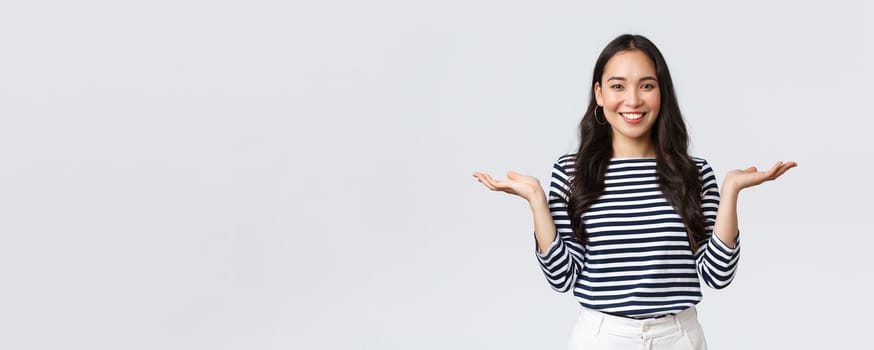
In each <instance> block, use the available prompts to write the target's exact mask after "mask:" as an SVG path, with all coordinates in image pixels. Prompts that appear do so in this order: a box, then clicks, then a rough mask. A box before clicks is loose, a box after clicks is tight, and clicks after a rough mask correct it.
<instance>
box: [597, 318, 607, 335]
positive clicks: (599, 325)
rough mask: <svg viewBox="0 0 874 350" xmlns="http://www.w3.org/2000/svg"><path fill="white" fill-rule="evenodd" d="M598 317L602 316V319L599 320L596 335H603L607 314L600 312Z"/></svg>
mask: <svg viewBox="0 0 874 350" xmlns="http://www.w3.org/2000/svg"><path fill="white" fill-rule="evenodd" d="M598 317H599V318H600V320H598V329H597V330H596V331H595V337H597V336H599V335H601V327H604V319H605V318H607V316H606V315H604V314H602V313H600V312H599V313H598Z"/></svg>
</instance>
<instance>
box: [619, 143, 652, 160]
mask: <svg viewBox="0 0 874 350" xmlns="http://www.w3.org/2000/svg"><path fill="white" fill-rule="evenodd" d="M655 156H656V151H655V146H653V144H652V142H649V141H645V142H633V143H632V142H616V141H615V140H614V142H613V158H655Z"/></svg>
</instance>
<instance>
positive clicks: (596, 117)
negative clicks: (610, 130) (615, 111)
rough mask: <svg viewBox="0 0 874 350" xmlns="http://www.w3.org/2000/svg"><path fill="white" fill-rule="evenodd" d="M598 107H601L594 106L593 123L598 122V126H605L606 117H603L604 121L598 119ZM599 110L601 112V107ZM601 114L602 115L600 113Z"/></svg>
mask: <svg viewBox="0 0 874 350" xmlns="http://www.w3.org/2000/svg"><path fill="white" fill-rule="evenodd" d="M598 107H601V106H598V105H595V113H594V114H595V121H596V122H598V125H607V116H604V121H601V120H599V119H598ZM601 109H602V110H603V109H604V107H601ZM601 114H604V113H601Z"/></svg>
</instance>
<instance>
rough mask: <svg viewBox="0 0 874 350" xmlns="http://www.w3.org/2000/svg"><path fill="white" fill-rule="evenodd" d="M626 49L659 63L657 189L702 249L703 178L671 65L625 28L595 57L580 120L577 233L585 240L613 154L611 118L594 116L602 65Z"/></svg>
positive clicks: (573, 210)
mask: <svg viewBox="0 0 874 350" xmlns="http://www.w3.org/2000/svg"><path fill="white" fill-rule="evenodd" d="M628 50H639V51H641V52H643V53H644V54H646V55H647V56H648V57H649V59H650V60H652V62H653V63H654V64H655V68H656V78H657V79H658V84H659V93H660V96H661V102H660V109H659V115H658V118H657V119H656V122H655V124H654V125H653V127H652V130H651V133H652V135H651V137H652V142H653V144H654V146H655V150H656V177H657V178H658V184H659V189H660V190H661V191H662V192H663V193H664V195H665V198H666V199H667V200H668V202H669V203H670V204H671V205H672V206H673V207H674V209H675V210H676V211H677V213H678V214H679V215H680V217H681V218H682V219H683V224H684V225H685V226H686V232H687V233H688V238H689V245H690V247H691V248H692V252H693V253H694V252H695V251H697V250H698V246H699V243H700V242H701V241H703V240H704V238H705V233H704V231H705V227H706V225H707V223H706V219H705V217H704V213H703V211H702V209H701V178H700V173H699V171H698V167H697V165H696V164H695V161H694V160H693V159H692V158H691V157H690V156H689V154H688V146H689V135H688V133H687V132H686V124H685V123H684V122H683V115H682V114H681V113H680V106H679V104H678V103H677V97H676V93H675V92H674V83H673V82H672V81H671V73H670V72H669V71H668V65H667V63H665V59H664V57H663V56H662V54H661V52H660V51H659V49H658V48H657V47H656V46H655V44H653V43H652V42H651V41H649V39H647V38H645V37H643V36H640V35H630V34H624V35H621V36H619V37H617V38H616V39H613V41H611V42H610V43H609V44H607V46H606V47H605V48H604V50H603V51H601V55H600V56H598V60H597V61H596V62H595V70H594V72H593V74H592V85H591V86H592V88H591V89H590V96H589V107H588V108H587V109H586V114H585V115H583V119H582V121H580V148H579V149H578V150H577V153H576V156H575V158H576V159H575V164H574V167H575V169H574V175H573V177H572V178H571V181H570V182H571V192H570V198H569V200H568V202H569V203H568V214H569V216H570V219H571V227H572V229H573V232H574V237H575V238H576V239H577V240H579V241H581V242H583V243H585V242H587V234H586V226H585V224H584V222H583V218H582V216H583V214H584V213H585V212H586V211H587V210H588V209H589V208H590V207H591V206H592V203H594V202H595V201H596V200H597V199H598V198H599V197H600V196H601V194H603V192H604V178H605V176H606V174H607V167H608V165H609V163H610V158H611V157H612V156H613V147H612V144H613V133H612V130H611V127H610V125H609V124H603V125H602V124H600V123H598V122H597V121H596V119H595V108H596V106H597V102H596V100H595V91H594V86H595V83H598V84H599V85H601V84H600V83H601V77H602V76H603V74H604V67H605V66H606V65H607V61H609V60H610V58H611V57H613V55H615V54H617V53H619V52H622V51H628Z"/></svg>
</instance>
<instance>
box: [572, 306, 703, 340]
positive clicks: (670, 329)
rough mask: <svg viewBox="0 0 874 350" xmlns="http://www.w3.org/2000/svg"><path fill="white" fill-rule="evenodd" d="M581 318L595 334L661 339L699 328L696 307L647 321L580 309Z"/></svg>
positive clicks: (647, 319)
mask: <svg viewBox="0 0 874 350" xmlns="http://www.w3.org/2000/svg"><path fill="white" fill-rule="evenodd" d="M579 317H580V320H579V321H580V322H581V323H585V324H587V325H589V326H590V327H595V332H608V333H610V334H615V335H622V336H632V337H639V336H645V337H660V336H666V335H670V334H674V333H676V332H677V331H679V330H682V329H690V328H694V327H697V326H698V312H697V310H695V307H694V306H691V307H689V308H688V309H686V310H683V311H681V312H679V313H677V314H673V315H670V314H669V315H665V316H664V317H658V318H645V319H634V318H628V317H624V316H616V315H609V314H605V313H603V312H600V311H595V310H592V309H587V308H580V316H579Z"/></svg>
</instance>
